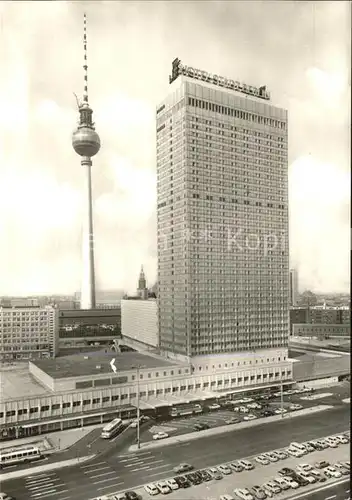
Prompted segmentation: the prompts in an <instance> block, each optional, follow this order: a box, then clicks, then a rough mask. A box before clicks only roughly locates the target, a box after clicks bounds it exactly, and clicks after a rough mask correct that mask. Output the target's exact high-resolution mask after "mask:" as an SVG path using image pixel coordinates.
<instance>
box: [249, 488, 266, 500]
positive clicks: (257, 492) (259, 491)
mask: <svg viewBox="0 0 352 500" xmlns="http://www.w3.org/2000/svg"><path fill="white" fill-rule="evenodd" d="M249 491H250V493H251V494H252V495H253V496H254V498H256V499H257V500H265V499H266V497H267V494H266V493H265V491H264V490H263V488H262V487H261V486H252V488H251V489H250V490H249Z"/></svg>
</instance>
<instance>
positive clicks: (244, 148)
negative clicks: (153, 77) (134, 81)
mask: <svg viewBox="0 0 352 500" xmlns="http://www.w3.org/2000/svg"><path fill="white" fill-rule="evenodd" d="M156 121H157V125H156V127H157V192H158V202H157V203H158V206H157V225H158V283H159V294H158V301H159V318H158V323H159V342H160V348H161V351H162V352H164V354H166V355H168V356H170V357H176V358H179V359H184V358H186V359H189V360H190V361H191V362H192V364H193V366H196V365H198V369H202V366H203V367H204V368H203V369H207V366H208V364H209V363H210V362H211V360H213V362H215V360H220V359H221V360H223V361H224V362H225V364H226V366H227V363H231V365H232V366H237V365H241V366H243V363H244V364H246V359H247V366H248V364H251V365H252V368H254V366H253V365H256V364H258V363H259V366H260V367H261V368H263V367H264V366H266V364H267V363H269V364H272V363H274V364H275V365H276V366H277V367H278V368H280V366H281V368H282V369H283V372H282V374H283V376H284V378H289V377H287V375H290V374H291V369H290V367H289V361H288V358H287V356H288V354H287V346H288V336H289V249H288V160H287V111H286V110H284V109H281V108H278V107H276V106H273V105H272V104H271V103H270V96H269V94H268V92H267V91H266V88H265V87H260V88H255V87H249V86H247V85H244V84H240V83H238V82H234V81H232V80H228V79H225V78H222V77H219V76H217V75H210V74H209V73H206V72H204V71H200V70H197V69H193V68H190V67H186V66H183V65H182V64H181V62H180V61H179V60H178V59H175V61H174V62H173V68H172V76H170V91H169V93H168V95H167V97H166V98H165V99H164V100H163V101H162V102H161V103H160V105H159V106H158V107H157V111H156ZM236 359H240V360H242V361H241V363H240V362H239V363H237V365H236V362H234V361H236ZM217 366H219V367H220V365H215V364H214V365H213V369H214V367H217ZM221 366H225V365H224V364H222V365H221ZM229 366H230V365H229ZM285 366H286V368H285ZM258 368H259V367H258ZM196 369H197V368H196ZM285 370H286V372H285ZM257 371H258V370H257ZM277 373H278V372H277ZM253 377H254V378H253V379H252V376H251V380H256V376H255V375H254V374H253Z"/></svg>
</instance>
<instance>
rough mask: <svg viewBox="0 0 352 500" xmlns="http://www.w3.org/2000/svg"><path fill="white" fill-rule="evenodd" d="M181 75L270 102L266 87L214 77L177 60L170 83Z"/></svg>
mask: <svg viewBox="0 0 352 500" xmlns="http://www.w3.org/2000/svg"><path fill="white" fill-rule="evenodd" d="M180 75H185V76H189V77H190V78H195V79H196V80H202V81H203V82H208V83H212V84H214V85H218V86H219V87H223V88H226V89H231V90H237V91H238V92H242V93H243V94H247V95H252V96H255V97H258V98H259V99H265V100H266V101H269V100H270V94H269V92H267V90H266V86H265V85H264V86H262V87H259V88H257V87H252V86H251V85H247V84H245V83H240V82H235V81H234V80H229V79H228V78H224V77H223V76H219V75H213V74H212V73H208V72H207V71H202V70H200V69H195V68H192V67H191V66H185V65H184V64H182V63H181V61H180V59H178V58H176V59H175V60H174V61H173V62H172V75H171V76H169V83H172V82H173V81H175V80H176V78H178V77H179V76H180Z"/></svg>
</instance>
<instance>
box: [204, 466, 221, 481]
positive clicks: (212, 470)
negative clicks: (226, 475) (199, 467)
mask: <svg viewBox="0 0 352 500" xmlns="http://www.w3.org/2000/svg"><path fill="white" fill-rule="evenodd" d="M207 472H208V473H209V474H210V475H211V477H212V478H213V479H216V480H217V481H218V480H219V479H222V477H223V476H222V474H221V472H220V471H218V470H217V469H216V468H215V467H211V468H210V469H207Z"/></svg>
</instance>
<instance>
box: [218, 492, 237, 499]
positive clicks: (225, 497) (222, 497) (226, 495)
mask: <svg viewBox="0 0 352 500" xmlns="http://www.w3.org/2000/svg"><path fill="white" fill-rule="evenodd" d="M220 500H235V499H234V498H233V496H231V495H229V494H228V493H226V494H225V495H220Z"/></svg>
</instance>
